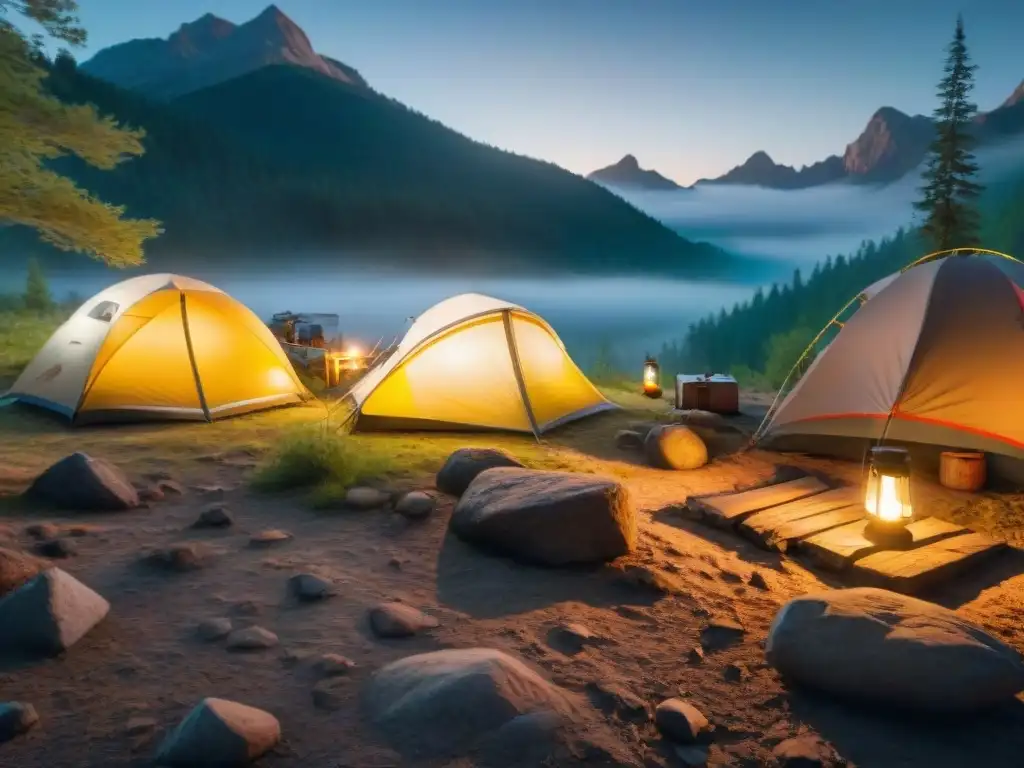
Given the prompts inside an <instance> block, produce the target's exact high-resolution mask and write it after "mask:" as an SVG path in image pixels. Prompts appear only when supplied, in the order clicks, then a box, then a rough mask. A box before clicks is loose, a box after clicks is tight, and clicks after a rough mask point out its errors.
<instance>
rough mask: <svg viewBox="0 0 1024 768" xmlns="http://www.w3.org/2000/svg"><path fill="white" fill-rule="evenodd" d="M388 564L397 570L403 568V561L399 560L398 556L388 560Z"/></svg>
mask: <svg viewBox="0 0 1024 768" xmlns="http://www.w3.org/2000/svg"><path fill="white" fill-rule="evenodd" d="M388 566H389V567H391V568H394V569H395V570H396V571H400V570H402V561H401V560H399V559H398V558H397V557H392V558H391V559H390V560H388Z"/></svg>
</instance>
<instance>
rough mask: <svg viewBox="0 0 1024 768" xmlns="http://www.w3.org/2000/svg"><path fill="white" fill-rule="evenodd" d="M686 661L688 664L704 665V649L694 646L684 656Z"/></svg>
mask: <svg viewBox="0 0 1024 768" xmlns="http://www.w3.org/2000/svg"><path fill="white" fill-rule="evenodd" d="M686 660H687V661H688V662H689V663H690V664H703V663H704V649H703V648H701V647H700V646H699V645H695V646H694V647H693V648H691V649H690V652H689V653H688V654H687V655H686Z"/></svg>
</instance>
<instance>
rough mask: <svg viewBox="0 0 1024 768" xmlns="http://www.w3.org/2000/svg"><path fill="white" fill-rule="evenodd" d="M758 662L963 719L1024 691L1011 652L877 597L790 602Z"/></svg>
mask: <svg viewBox="0 0 1024 768" xmlns="http://www.w3.org/2000/svg"><path fill="white" fill-rule="evenodd" d="M765 655H766V657H767V660H768V663H769V664H771V665H772V666H773V667H775V668H776V669H777V670H778V671H779V672H780V673H782V675H783V676H784V677H787V678H789V679H790V680H792V681H795V682H797V683H802V684H804V685H807V686H809V687H812V688H817V689H819V690H822V691H825V692H828V693H831V694H833V695H835V696H837V697H841V698H846V699H851V700H861V701H865V702H877V703H885V704H888V705H891V706H894V707H897V708H904V709H908V710H912V711H923V712H939V713H965V712H970V711H974V710H980V709H983V708H986V707H989V706H993V705H996V704H999V703H1000V702H1003V701H1007V700H1010V699H1012V698H1013V697H1014V695H1016V694H1017V693H1019V692H1020V691H1022V690H1024V657H1022V656H1021V654H1020V653H1019V652H1018V651H1016V650H1015V649H1013V648H1011V647H1010V646H1008V645H1006V644H1005V643H1003V642H1001V641H1000V640H998V639H996V638H994V637H992V636H991V635H989V634H988V633H986V632H985V631H984V630H983V629H982V628H981V627H979V626H978V625H976V624H973V623H971V622H970V621H968V620H967V619H965V618H963V617H961V616H958V615H957V614H955V613H953V612H952V611H949V610H947V609H945V608H942V607H940V606H938V605H934V604H932V603H927V602H925V601H923V600H918V599H916V598H912V597H907V596H904V595H899V594H896V593H895V592H888V591H886V590H883V589H874V588H857V589H842V590H834V591H831V592H824V593H820V594H812V595H806V596H804V597H799V598H796V599H794V600H790V601H789V602H788V603H786V604H785V605H784V606H783V607H782V609H781V610H780V611H779V612H778V614H776V616H775V619H774V621H773V622H772V625H771V628H770V630H769V633H768V640H767V642H766V643H765Z"/></svg>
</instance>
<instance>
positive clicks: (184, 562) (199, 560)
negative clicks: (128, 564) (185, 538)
mask: <svg viewBox="0 0 1024 768" xmlns="http://www.w3.org/2000/svg"><path fill="white" fill-rule="evenodd" d="M210 555H211V552H210V550H208V549H207V548H205V547H203V546H202V545H201V544H199V543H197V542H186V543H181V544H172V545H171V546H169V547H167V548H166V549H159V550H157V551H155V552H152V553H150V554H149V555H148V556H147V558H146V559H147V560H148V561H149V562H150V563H151V564H152V565H155V566H158V567H161V568H165V569H167V570H169V571H195V570H198V569H199V568H202V567H203V565H205V564H206V561H207V560H208V559H209V557H210Z"/></svg>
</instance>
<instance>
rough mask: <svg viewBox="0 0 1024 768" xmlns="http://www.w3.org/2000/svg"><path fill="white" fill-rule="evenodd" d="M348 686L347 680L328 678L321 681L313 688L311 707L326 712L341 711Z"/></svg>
mask: <svg viewBox="0 0 1024 768" xmlns="http://www.w3.org/2000/svg"><path fill="white" fill-rule="evenodd" d="M350 687H351V686H350V684H349V682H348V681H347V680H345V679H343V678H337V677H329V678H327V679H326V680H321V681H320V682H319V683H317V684H316V685H315V686H314V687H313V705H314V706H315V707H317V708H319V709H326V710H327V711H328V712H333V711H335V710H338V709H341V708H342V707H344V706H345V700H346V698H347V697H348V695H349V689H350Z"/></svg>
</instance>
